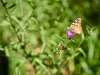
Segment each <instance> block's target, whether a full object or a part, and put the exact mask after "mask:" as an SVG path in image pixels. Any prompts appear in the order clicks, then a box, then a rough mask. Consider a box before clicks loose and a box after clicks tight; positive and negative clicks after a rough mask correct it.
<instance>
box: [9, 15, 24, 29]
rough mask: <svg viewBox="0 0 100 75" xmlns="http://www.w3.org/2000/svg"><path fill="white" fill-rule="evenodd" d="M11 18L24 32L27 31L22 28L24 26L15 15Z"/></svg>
mask: <svg viewBox="0 0 100 75" xmlns="http://www.w3.org/2000/svg"><path fill="white" fill-rule="evenodd" d="M11 18H12V19H13V20H14V21H15V22H16V23H18V25H19V26H20V27H21V28H22V30H23V31H25V29H24V27H23V26H22V24H21V23H20V22H19V20H18V19H17V18H16V17H15V16H14V15H13V16H11Z"/></svg>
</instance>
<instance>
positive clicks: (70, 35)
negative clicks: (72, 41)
mask: <svg viewBox="0 0 100 75" xmlns="http://www.w3.org/2000/svg"><path fill="white" fill-rule="evenodd" d="M66 33H67V37H68V38H73V37H74V34H73V33H72V32H71V31H70V29H67V31H66Z"/></svg>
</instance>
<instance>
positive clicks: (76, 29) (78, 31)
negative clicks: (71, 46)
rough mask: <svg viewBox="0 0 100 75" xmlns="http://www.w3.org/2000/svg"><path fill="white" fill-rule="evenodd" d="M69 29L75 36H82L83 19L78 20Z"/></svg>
mask: <svg viewBox="0 0 100 75" xmlns="http://www.w3.org/2000/svg"><path fill="white" fill-rule="evenodd" d="M68 29H69V30H70V31H71V32H72V33H73V34H81V33H82V27H81V18H77V19H76V20H75V21H74V22H73V23H72V24H71V26H70V27H68Z"/></svg>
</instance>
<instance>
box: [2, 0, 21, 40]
mask: <svg viewBox="0 0 100 75" xmlns="http://www.w3.org/2000/svg"><path fill="white" fill-rule="evenodd" d="M1 3H2V5H3V7H4V9H5V11H6V13H7V15H8V18H9V21H10V24H11V26H12V28H13V30H14V33H15V35H16V37H17V39H18V41H19V42H21V40H20V38H19V37H18V35H17V32H16V30H15V26H14V25H13V23H12V21H11V18H10V14H9V12H8V10H7V8H6V3H4V2H3V0H1Z"/></svg>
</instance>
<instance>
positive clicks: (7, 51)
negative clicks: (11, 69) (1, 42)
mask: <svg viewBox="0 0 100 75" xmlns="http://www.w3.org/2000/svg"><path fill="white" fill-rule="evenodd" d="M5 54H6V56H7V57H10V54H9V50H8V48H7V47H5Z"/></svg>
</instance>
